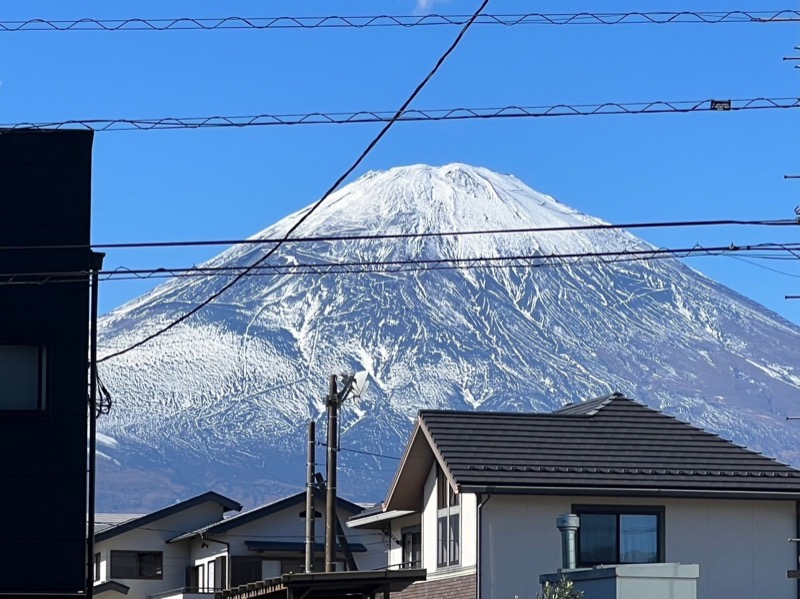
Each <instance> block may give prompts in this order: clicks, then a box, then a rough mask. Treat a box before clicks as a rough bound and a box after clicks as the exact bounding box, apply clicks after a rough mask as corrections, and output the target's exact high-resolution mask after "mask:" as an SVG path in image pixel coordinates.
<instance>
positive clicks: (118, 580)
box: [94, 492, 242, 599]
mask: <svg viewBox="0 0 800 599" xmlns="http://www.w3.org/2000/svg"><path fill="white" fill-rule="evenodd" d="M241 509H242V506H241V505H240V504H239V503H237V502H236V501H234V500H232V499H229V498H227V497H224V496H222V495H220V494H218V493H214V492H208V493H203V494H202V495H198V496H197V497H193V498H191V499H187V500H186V501H182V502H180V503H176V504H175V505H171V506H169V507H166V508H164V509H162V510H158V511H156V512H153V513H151V514H146V515H144V516H140V517H138V518H133V519H131V520H127V521H125V522H122V523H120V524H117V525H114V526H103V527H102V530H99V531H98V532H96V533H95V537H94V538H95V556H94V580H95V587H94V595H95V597H97V598H98V599H112V598H118V597H121V596H122V595H126V596H127V597H130V598H131V599H147V598H148V597H150V596H151V595H156V594H158V593H161V592H163V591H166V590H169V589H175V588H179V587H183V586H184V585H185V580H186V566H187V565H188V563H189V559H190V553H189V547H188V546H185V545H180V544H169V543H167V541H168V540H169V539H171V538H173V537H175V536H176V535H178V534H181V533H182V532H185V531H189V530H194V529H196V528H199V527H201V526H204V525H206V524H211V523H213V522H218V521H220V520H222V518H223V516H224V514H225V513H227V512H230V511H232V510H241Z"/></svg>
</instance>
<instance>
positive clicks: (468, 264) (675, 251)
mask: <svg viewBox="0 0 800 599" xmlns="http://www.w3.org/2000/svg"><path fill="white" fill-rule="evenodd" d="M797 252H800V243H795V244H781V243H760V244H752V245H735V244H730V245H726V246H712V247H705V246H702V245H699V244H696V245H694V246H692V247H690V248H648V249H639V250H616V251H605V252H573V253H564V254H530V255H514V256H481V257H473V258H435V259H406V260H387V261H374V260H370V261H349V262H316V263H294V264H263V263H256V264H254V265H250V266H207V267H204V266H192V267H185V268H165V267H159V268H149V269H128V268H124V267H120V268H117V269H114V270H111V271H103V272H102V273H100V274H101V276H102V279H101V280H102V281H104V282H105V281H123V280H133V279H138V280H150V279H162V278H187V277H210V276H235V277H236V280H239V279H241V278H242V277H243V276H249V277H255V276H276V275H307V274H315V275H329V274H380V273H387V274H403V273H410V272H419V271H441V270H478V269H498V268H543V267H552V266H568V265H569V266H573V265H577V264H604V265H608V264H617V263H623V262H642V261H649V260H660V259H669V258H694V257H709V256H729V255H731V254H741V253H749V254H751V256H750V257H751V258H754V259H763V260H768V259H773V260H775V259H786V260H791V261H797V260H798V257H797ZM777 253H783V254H789V255H788V256H785V257H781V256H776V255H775V254H777ZM88 275H89V273H88V271H74V272H70V273H64V272H61V273H46V272H41V273H8V274H5V275H0V285H44V284H54V283H74V282H76V281H77V280H79V279H81V278H85V277H86V276H88ZM59 277H62V278H60V279H59Z"/></svg>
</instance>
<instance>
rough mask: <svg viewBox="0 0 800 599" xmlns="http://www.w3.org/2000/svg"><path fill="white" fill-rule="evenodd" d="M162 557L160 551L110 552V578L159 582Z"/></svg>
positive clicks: (161, 574)
mask: <svg viewBox="0 0 800 599" xmlns="http://www.w3.org/2000/svg"><path fill="white" fill-rule="evenodd" d="M163 564H164V556H163V554H162V553H161V552H160V551H112V552H111V578H143V579H156V580H160V579H162V578H163V577H164V575H163Z"/></svg>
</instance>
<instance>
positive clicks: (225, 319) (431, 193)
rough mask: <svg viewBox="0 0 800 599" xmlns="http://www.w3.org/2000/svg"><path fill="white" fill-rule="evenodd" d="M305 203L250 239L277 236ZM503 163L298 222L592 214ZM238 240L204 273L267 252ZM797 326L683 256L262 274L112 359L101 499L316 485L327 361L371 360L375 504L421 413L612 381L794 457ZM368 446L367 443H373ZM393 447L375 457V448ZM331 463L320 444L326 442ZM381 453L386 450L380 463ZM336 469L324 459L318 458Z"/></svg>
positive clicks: (502, 224)
mask: <svg viewBox="0 0 800 599" xmlns="http://www.w3.org/2000/svg"><path fill="white" fill-rule="evenodd" d="M303 214H304V212H303V211H301V212H299V213H297V214H294V215H291V216H289V217H287V218H285V219H283V220H281V221H280V222H278V223H276V224H274V225H272V226H270V227H268V228H267V229H265V230H263V231H261V232H260V233H258V234H257V235H256V236H255V238H263V239H274V238H278V237H280V236H282V235H283V234H285V232H286V231H287V230H288V229H289V227H290V226H291V225H292V224H293V223H295V222H296V221H297V219H298V218H300V217H301V216H302V215H303ZM599 222H601V221H599V220H598V219H595V218H593V217H590V216H587V215H584V214H581V213H579V212H577V211H575V210H573V209H571V208H569V207H567V206H565V205H563V204H561V203H559V202H557V201H556V200H554V199H553V198H551V197H549V196H546V195H543V194H540V193H537V192H535V191H533V190H532V189H530V188H529V187H527V186H526V185H525V184H524V183H522V182H521V181H519V180H518V179H516V178H514V177H513V176H509V175H500V174H497V173H494V172H492V171H489V170H487V169H483V168H475V167H471V166H466V165H461V164H451V165H447V166H443V167H430V166H422V165H417V166H410V167H403V168H395V169H392V170H389V171H385V172H371V173H368V174H367V175H365V176H363V177H361V178H360V179H358V180H357V181H355V182H354V183H352V184H350V185H348V186H347V187H345V188H343V189H341V190H340V191H339V192H337V193H336V194H334V195H333V196H332V197H331V198H329V199H328V201H327V202H326V203H325V204H323V206H322V207H321V208H320V209H319V210H317V211H316V212H314V213H313V214H312V215H311V216H310V217H309V218H308V219H307V220H306V221H305V222H304V223H303V224H302V225H301V227H300V228H299V229H298V231H297V232H296V233H295V234H294V236H295V237H310V236H315V237H326V236H348V235H364V234H372V233H426V232H452V231H467V230H499V229H519V228H534V227H538V228H541V227H551V226H562V225H578V224H587V223H599ZM269 247H271V246H270V245H253V244H243V245H240V246H235V247H233V248H231V249H229V250H228V251H226V252H224V253H223V254H221V255H220V256H218V257H217V258H215V259H213V260H211V261H210V262H209V263H207V264H206V266H209V267H220V266H243V265H249V264H252V263H254V262H255V261H256V260H258V259H259V258H261V257H262V256H263V255H264V253H265V252H266V251H267V250H268V249H269ZM647 247H649V246H648V245H647V244H645V243H644V242H643V241H641V240H639V239H637V238H636V237H634V236H632V235H630V234H628V233H626V232H623V231H619V230H600V231H597V230H594V231H562V232H557V233H553V232H550V233H535V234H501V233H496V234H490V235H469V236H466V235H461V236H438V237H437V236H428V237H419V236H415V237H408V238H401V239H396V238H395V239H379V240H365V239H361V240H357V241H352V240H350V241H348V240H339V241H334V240H319V241H314V242H308V243H290V244H285V245H284V246H282V247H281V248H280V249H279V250H278V251H277V252H276V254H275V255H274V256H272V257H271V258H270V259H269V260H268V261H267V264H270V265H296V264H307V263H326V264H328V263H336V262H349V263H353V262H354V263H361V262H365V263H374V262H377V261H406V260H415V261H418V260H438V259H442V258H453V257H459V258H472V257H493V256H509V255H519V256H525V255H547V254H580V253H585V252H598V251H617V250H623V249H627V250H635V249H643V248H647ZM231 276H232V275H230V274H219V275H216V276H210V277H185V278H176V279H172V280H169V281H168V282H166V283H165V284H163V285H161V286H159V287H157V288H156V289H154V290H153V291H152V292H150V293H148V294H146V295H145V296H143V297H141V298H139V299H137V300H135V301H132V302H130V303H128V304H127V305H124V306H122V307H121V308H119V309H117V310H115V311H113V312H111V313H110V314H107V315H106V316H104V317H103V318H102V321H101V329H100V333H101V340H100V347H101V356H102V355H104V354H109V353H111V352H113V351H116V350H118V349H121V348H124V347H127V346H128V345H130V344H131V343H133V342H135V341H137V340H139V339H141V338H142V337H144V336H146V335H147V334H149V333H151V332H153V331H155V330H157V329H159V328H160V327H162V326H163V325H164V324H166V323H168V322H170V321H172V320H173V319H174V318H175V317H177V316H179V315H181V314H183V313H184V312H186V311H187V310H188V309H190V308H191V307H192V306H194V305H196V304H197V303H198V302H200V301H202V300H203V299H205V298H206V297H208V296H209V295H210V294H211V293H213V292H214V291H216V290H218V289H219V288H220V287H221V286H222V285H223V284H225V283H226V282H227V281H229V280H230V277H231ZM798 364H800V328H798V327H796V326H795V325H793V324H791V323H789V322H787V321H785V320H783V319H782V318H780V317H779V316H777V315H776V314H774V313H772V312H770V311H768V310H766V309H765V308H764V307H762V306H760V305H758V304H756V303H754V302H752V301H750V300H748V299H746V298H744V297H742V296H741V295H739V294H737V293H735V292H733V291H731V290H730V289H728V288H726V287H724V286H722V285H719V284H717V283H715V282H714V281H711V280H709V279H708V278H706V277H704V276H703V275H700V274H699V273H697V272H696V271H694V270H692V269H690V268H689V267H687V266H685V265H684V264H682V263H681V262H679V261H676V260H672V259H669V260H653V261H646V262H633V261H630V262H618V263H615V264H598V263H590V262H578V263H575V264H569V265H560V266H551V267H542V268H524V267H513V268H484V269H466V268H465V269H445V270H425V269H422V270H420V269H417V270H412V271H410V272H370V273H364V272H361V273H358V274H341V273H339V274H333V273H328V274H326V273H325V272H321V273H309V272H304V273H300V274H298V273H297V272H282V273H277V274H276V273H268V274H265V273H263V272H262V273H260V274H259V276H247V277H245V278H243V279H242V280H241V281H239V283H237V285H236V286H234V287H233V288H232V289H230V290H229V291H227V292H226V293H225V294H223V295H222V297H220V298H219V299H218V300H217V301H216V302H214V303H213V304H211V305H209V306H208V307H207V308H205V309H204V310H202V311H201V312H199V313H198V314H197V315H195V316H194V317H192V318H191V319H189V320H188V321H187V322H185V323H184V324H182V325H180V326H178V327H176V328H174V329H172V330H171V331H170V332H169V333H167V334H165V335H163V336H161V337H159V338H157V339H156V340H154V341H152V342H150V343H148V344H145V345H144V346H142V347H141V348H139V349H136V350H134V351H132V352H130V353H127V354H125V355H123V356H121V357H118V358H115V359H113V360H109V361H108V362H106V363H104V364H102V365H101V369H100V373H101V376H102V378H103V380H104V382H105V384H106V385H107V386H108V387H109V389H110V390H111V392H112V394H113V396H114V400H115V403H114V408H113V410H112V412H111V414H110V415H109V416H104V417H103V418H101V420H100V430H101V432H102V434H103V436H102V437H101V447H100V450H101V452H102V455H103V456H104V457H105V458H106V459H103V460H101V472H100V475H99V479H98V502H99V508H100V509H101V510H122V509H125V510H131V509H136V510H142V509H148V508H150V507H156V506H159V505H164V504H165V503H168V502H169V501H170V500H172V499H175V498H178V497H186V496H188V495H190V494H192V493H196V492H200V491H203V490H207V489H209V488H213V489H214V490H217V491H220V492H223V493H230V494H232V495H233V496H234V497H236V498H237V499H240V500H243V501H245V502H249V503H253V502H256V501H262V500H264V499H266V498H268V497H274V496H277V495H279V494H282V493H285V492H287V491H289V490H299V489H300V488H301V487H302V485H303V482H304V460H305V431H306V426H307V422H308V420H309V419H315V420H317V422H318V423H319V426H318V439H319V440H321V441H322V440H324V438H325V437H324V414H325V403H324V395H325V393H326V391H327V377H328V375H329V374H335V373H341V372H347V371H354V370H361V369H366V370H367V371H369V374H370V378H371V386H370V388H369V390H368V392H367V394H366V395H365V396H364V397H363V398H361V399H356V400H348V402H347V403H346V404H345V407H344V409H343V414H342V418H343V420H342V440H341V443H342V446H343V447H345V448H347V449H348V450H355V451H347V450H343V452H342V453H341V454H340V464H341V466H342V471H341V474H340V491H341V492H342V493H343V494H344V495H346V496H348V497H350V498H352V499H357V500H376V499H379V498H380V497H381V496H382V495H383V493H384V491H385V489H386V486H387V484H388V481H389V479H390V477H391V475H392V474H393V473H394V469H395V467H396V465H397V462H396V460H393V459H391V457H392V456H398V455H400V453H401V452H402V448H403V445H404V443H405V441H406V438H407V436H408V434H409V432H410V429H411V424H412V422H413V419H414V417H415V415H416V412H417V410H419V409H420V408H425V407H436V408H453V409H462V410H511V411H523V410H536V411H543V410H551V409H554V408H556V407H559V406H561V405H563V404H565V403H568V402H572V401H580V400H585V399H589V398H593V397H597V396H599V395H604V394H607V393H609V392H613V391H621V392H623V393H625V394H626V395H628V396H630V397H633V398H636V399H639V400H641V401H643V402H645V403H647V404H649V405H651V406H654V407H657V408H661V409H664V410H666V411H667V412H669V413H671V414H673V415H676V416H678V417H680V418H682V419H684V420H688V421H690V422H692V423H693V424H695V425H698V426H702V427H705V428H707V429H709V430H711V431H713V432H716V433H719V434H721V435H722V436H724V437H726V438H730V439H732V440H734V441H736V442H738V443H741V444H744V445H747V446H749V447H750V448H753V449H756V450H759V451H763V452H765V453H767V454H768V455H772V456H775V457H778V458H780V459H782V460H784V461H788V462H794V463H800V451H798V448H800V428H798V425H796V424H792V423H787V422H786V421H785V416H786V415H787V414H789V413H797V412H798V406H799V405H800V404H799V403H798V399H797V398H798V392H799V391H800V371H798V370H797V365H798ZM358 452H366V453H358ZM370 453H372V454H380V456H376V455H369V454H370ZM317 455H318V460H317V461H318V462H324V447H320V448H319V450H318V454H317ZM386 456H388V457H386ZM319 469H320V471H324V466H320V468H319Z"/></svg>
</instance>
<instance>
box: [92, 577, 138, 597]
mask: <svg viewBox="0 0 800 599" xmlns="http://www.w3.org/2000/svg"><path fill="white" fill-rule="evenodd" d="M130 590H131V588H130V587H129V586H126V585H124V584H122V583H121V582H117V581H116V580H107V581H106V582H101V583H99V584H96V585H94V586H93V587H92V593H93V594H94V595H95V596H96V595H100V594H101V593H119V594H120V595H127V594H128V591H130Z"/></svg>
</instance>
